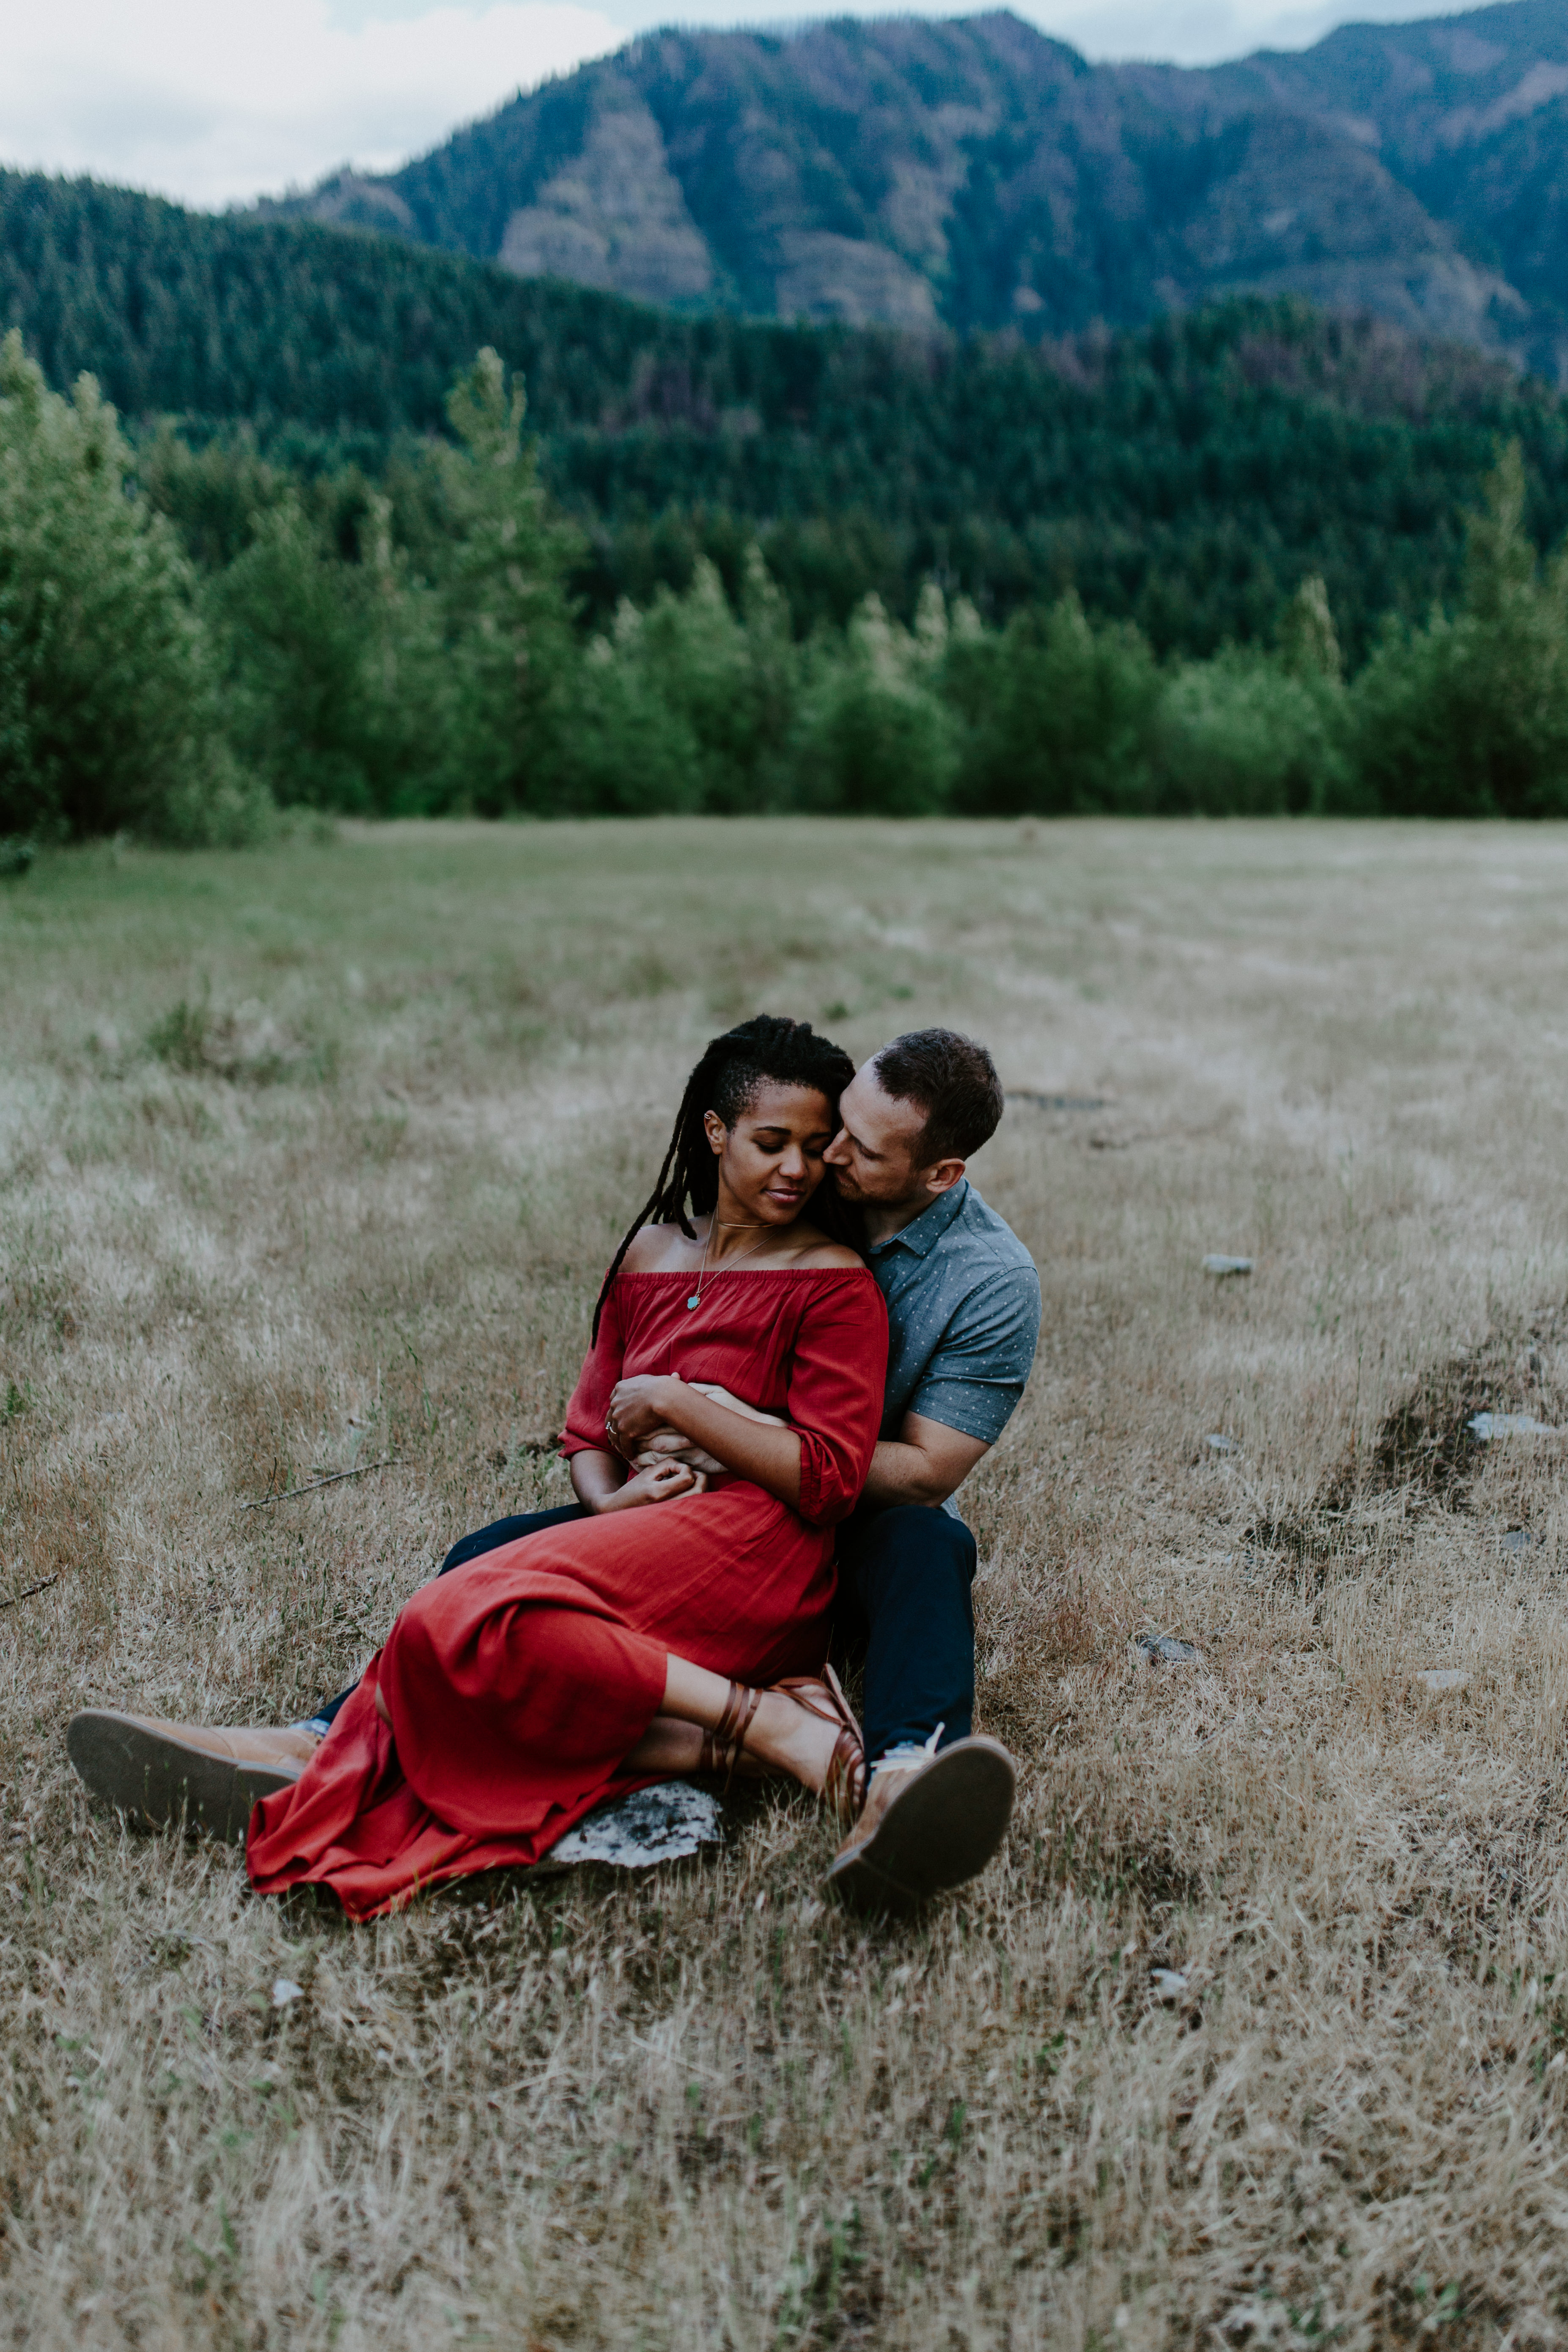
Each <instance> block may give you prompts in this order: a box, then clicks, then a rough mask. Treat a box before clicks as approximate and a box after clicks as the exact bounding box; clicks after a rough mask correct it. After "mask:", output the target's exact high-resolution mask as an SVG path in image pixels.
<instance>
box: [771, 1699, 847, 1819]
mask: <svg viewBox="0 0 1568 2352" xmlns="http://www.w3.org/2000/svg"><path fill="white" fill-rule="evenodd" d="M822 1672H823V1676H824V1679H822V1680H820V1681H819V1680H818V1679H817V1678H816V1675H791V1676H790V1678H789V1680H788V1681H787V1682H782V1683H775V1684H774V1685H773V1688H774V1689H775V1690H776V1691H778V1692H780V1693H781V1694H783V1695H784V1696H787V1697H789V1698H793V1699H794V1701H795V1705H796V1706H803V1707H805V1711H806V1713H807V1715H815V1716H817V1717H820V1719H821V1720H822V1721H823V1722H824V1723H836V1724H837V1726H838V1737H837V1739H836V1740H835V1741H834V1743H833V1753H832V1755H831V1756H830V1757H829V1759H828V1762H827V1773H826V1779H825V1780H824V1781H823V1783H822V1801H823V1803H824V1804H825V1805H826V1807H827V1810H828V1811H829V1812H830V1813H833V1814H836V1815H837V1819H838V1820H839V1821H840V1822H843V1824H844V1826H845V1827H846V1829H847V1828H848V1827H849V1826H850V1824H851V1823H852V1822H856V1821H858V1819H859V1815H860V1808H861V1807H862V1805H864V1803H865V1801H866V1742H865V1740H864V1738H862V1736H861V1731H860V1727H859V1725H858V1723H857V1722H856V1720H855V1717H854V1714H853V1713H852V1711H851V1709H850V1706H849V1702H848V1700H847V1698H846V1697H845V1696H844V1688H843V1685H842V1684H841V1683H840V1682H839V1679H838V1677H837V1675H836V1674H835V1673H834V1671H833V1669H832V1667H831V1666H825V1667H824V1668H823V1670H822Z"/></svg>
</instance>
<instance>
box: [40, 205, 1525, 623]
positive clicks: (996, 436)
mask: <svg viewBox="0 0 1568 2352" xmlns="http://www.w3.org/2000/svg"><path fill="white" fill-rule="evenodd" d="M0 323H4V324H5V325H16V326H18V327H20V328H21V329H22V331H23V333H24V336H25V338H26V344H27V348H28V350H29V351H30V352H33V353H34V355H35V356H36V357H37V359H38V361H39V362H40V363H41V365H42V367H43V370H44V373H45V376H46V377H47V381H48V382H49V383H50V384H51V385H53V386H54V387H56V388H57V389H58V390H64V389H65V388H66V387H68V385H69V384H70V383H73V382H74V381H75V379H76V377H77V375H78V373H80V372H81V371H83V370H86V371H88V372H89V373H92V374H94V375H95V376H96V377H97V378H98V380H99V382H100V385H101V386H102V389H103V393H104V395H105V397H106V398H107V399H109V400H110V401H111V402H112V403H113V404H115V405H116V407H117V408H118V409H119V410H120V412H121V416H122V417H123V418H124V419H125V420H126V429H127V431H128V432H129V433H130V435H131V436H132V439H133V440H134V441H135V443H136V445H137V446H138V447H139V448H142V449H145V448H146V446H147V445H148V442H149V440H150V438H152V437H154V436H156V434H157V432H158V429H159V423H158V421H159V420H160V419H162V418H164V417H173V418H174V419H176V420H177V421H178V426H179V432H180V435H181V437H182V439H183V441H184V443H185V444H187V445H188V446H192V447H195V448H199V449H205V448H207V447H209V446H210V447H216V450H217V451H218V452H219V453H220V455H221V453H224V452H227V453H228V457H229V459H230V460H231V461H232V467H233V470H234V471H235V473H236V476H237V478H243V476H244V474H245V471H246V467H247V466H248V465H249V464H250V463H251V462H252V461H253V460H265V461H267V462H268V464H270V465H271V466H272V467H275V468H277V469H278V470H279V471H281V472H283V473H286V474H290V475H294V476H298V477H299V478H300V479H301V481H314V480H317V479H323V480H331V481H337V482H339V483H343V484H347V485H348V488H346V489H345V490H343V491H342V497H344V498H346V499H349V500H350V502H351V503H352V499H353V497H355V496H359V495H362V492H361V491H357V490H355V489H354V488H353V484H354V482H355V481H358V482H359V483H361V484H362V485H363V483H371V484H374V486H376V488H377V489H378V491H379V493H380V494H382V495H384V496H386V497H388V498H389V499H391V501H392V503H393V506H394V509H395V514H396V517H397V529H398V530H399V532H400V533H401V532H404V531H405V530H406V531H408V532H414V531H415V530H416V517H415V514H414V509H416V508H417V507H418V506H419V505H420V503H421V500H422V499H423V496H424V494H423V492H422V491H420V490H418V489H417V488H415V489H412V490H411V489H410V485H416V484H417V483H418V482H420V481H422V480H423V479H424V478H425V476H426V456H425V452H424V447H423V444H424V442H425V440H426V438H427V437H429V436H432V435H434V436H440V437H446V436H447V425H446V418H445V409H444V403H445V397H446V393H447V386H448V385H449V383H451V380H452V378H453V376H454V374H455V373H457V371H458V369H459V368H460V367H461V366H463V365H465V364H466V363H467V362H468V359H469V358H470V357H471V355H472V353H473V352H475V351H476V350H477V349H479V347H481V346H482V345H489V346H490V347H492V348H494V349H495V350H496V351H498V352H500V357H501V359H502V361H503V362H504V363H505V364H506V366H507V367H508V368H509V369H511V370H514V371H516V372H519V373H521V374H522V375H523V376H524V377H525V379H526V381H527V383H528V386H529V400H530V425H531V430H532V431H533V433H535V434H536V435H537V436H538V441H539V468H540V479H541V481H542V485H543V487H544V488H546V489H547V490H548V492H549V494H550V496H551V498H552V500H553V501H554V503H555V505H556V506H557V507H558V509H560V510H561V512H562V513H563V515H565V516H566V517H568V518H569V519H570V520H571V521H572V522H573V523H574V526H575V528H576V530H577V533H578V543H577V550H576V553H575V555H574V562H573V566H572V569H571V572H570V575H569V587H570V591H571V593H572V595H573V596H574V598H575V599H576V601H577V604H578V608H579V610H580V611H581V612H582V614H584V617H585V619H586V620H587V622H588V623H589V624H590V625H597V626H600V627H604V626H607V625H609V624H610V622H611V619H612V617H613V615H614V614H615V612H616V607H617V605H618V604H619V603H620V601H621V599H622V598H623V597H625V596H630V597H631V598H632V600H633V601H634V602H635V603H636V604H638V605H639V606H642V605H647V604H649V603H650V601H651V600H652V598H653V597H654V595H655V593H656V592H657V591H658V589H659V588H660V587H668V588H672V589H674V590H677V591H679V592H680V593H687V592H688V591H689V589H690V588H691V586H692V584H693V583H694V582H695V581H696V579H697V578H698V574H699V565H700V563H701V562H703V560H704V559H705V560H706V561H707V562H710V563H711V564H713V565H714V566H715V567H716V568H717V570H718V572H719V573H720V575H721V578H722V580H723V582H724V584H725V588H726V590H727V592H728V593H729V596H730V598H731V603H734V604H738V603H739V601H740V600H741V598H742V586H743V579H744V574H745V570H746V566H747V563H748V562H749V560H750V550H751V549H752V547H757V548H760V550H761V551H762V554H763V560H764V562H765V563H766V565H767V568H768V572H769V574H770V576H771V577H772V579H773V581H774V582H775V583H776V584H777V585H778V587H779V589H780V591H781V592H782V593H783V595H784V599H785V602H786V604H787V605H788V608H789V614H790V621H791V625H792V628H793V630H794V634H795V637H796V639H797V640H806V639H809V637H810V636H811V635H812V633H813V631H814V630H815V629H816V628H817V627H818V626H819V625H822V624H825V623H826V624H831V625H833V626H835V627H838V628H842V627H844V626H845V625H847V622H848V620H849V617H850V615H851V614H852V613H853V612H854V611H855V610H856V608H857V607H858V605H859V604H861V602H862V601H863V599H864V598H865V597H866V596H867V595H868V594H873V593H874V594H876V595H878V596H879V597H880V599H881V601H882V603H883V604H884V606H885V607H886V609H887V610H888V612H889V614H892V615H893V616H894V617H896V618H897V619H898V620H899V621H900V623H901V624H902V625H905V626H910V625H912V624H913V620H914V615H915V610H916V606H917V604H918V601H919V599H920V596H921V592H922V589H923V587H924V585H925V583H927V582H928V581H931V580H934V581H936V582H937V583H939V585H940V586H941V588H942V592H943V593H944V595H945V596H947V597H948V598H949V599H954V598H967V599H968V600H969V601H970V602H971V603H972V604H973V605H974V607H975V609H976V611H977V612H979V613H980V614H981V615H982V617H983V619H984V621H985V622H986V624H987V625H992V626H996V627H1000V626H1002V625H1005V623H1006V622H1007V621H1008V620H1009V619H1010V617H1011V615H1012V614H1015V613H1016V612H1020V611H1025V610H1032V609H1034V608H1037V607H1038V606H1040V605H1041V604H1051V603H1053V602H1054V601H1056V600H1057V599H1058V598H1059V597H1060V596H1062V595H1063V594H1065V593H1068V591H1069V590H1071V591H1075V592H1076V593H1077V595H1078V597H1079V601H1080V603H1081V604H1082V605H1083V608H1084V611H1085V612H1086V614H1089V616H1090V617H1091V618H1092V619H1094V620H1095V621H1097V622H1098V621H1101V620H1105V621H1130V622H1132V623H1134V624H1136V625H1137V626H1138V628H1139V629H1140V631H1141V632H1142V635H1144V637H1145V638H1146V639H1147V640H1148V642H1149V644H1150V646H1152V649H1153V650H1154V652H1155V653H1157V654H1158V655H1159V656H1161V657H1162V658H1164V657H1168V656H1206V655H1209V654H1213V653H1215V652H1217V651H1218V650H1219V649H1220V648H1221V647H1222V646H1226V645H1227V644H1231V645H1237V646H1268V645H1269V644H1270V643H1271V642H1272V640H1273V637H1274V634H1275V632H1276V630H1277V627H1278V624H1279V614H1280V611H1281V609H1282V607H1283V606H1284V604H1286V603H1287V602H1288V601H1289V598H1290V596H1291V595H1293V594H1294V593H1295V592H1296V590H1297V589H1298V588H1299V587H1300V583H1302V582H1303V581H1304V580H1306V579H1308V578H1310V577H1313V576H1316V577H1318V578H1321V580H1322V581H1323V583H1324V584H1325V587H1326V589H1327V592H1328V595H1329V598H1330V602H1331V605H1332V608H1333V612H1334V615H1335V621H1336V626H1337V628H1338V632H1339V635H1340V639H1341V643H1342V646H1343V649H1344V654H1345V657H1346V659H1347V661H1348V662H1349V663H1350V664H1351V665H1352V667H1360V665H1361V664H1362V663H1363V661H1364V660H1365V659H1366V658H1367V656H1369V654H1370V653H1371V651H1372V649H1373V646H1374V645H1375V643H1376V642H1377V638H1378V633H1379V630H1380V628H1381V627H1382V625H1383V622H1384V617H1385V616H1386V615H1388V614H1395V615H1398V616H1400V617H1402V618H1403V619H1405V620H1406V621H1409V622H1411V623H1420V622H1421V621H1422V620H1423V619H1424V617H1425V615H1426V613H1427V612H1428V611H1429V610H1430V609H1431V607H1432V606H1433V604H1435V603H1440V604H1451V603H1452V601H1453V600H1454V599H1455V598H1456V597H1457V596H1458V594H1459V593H1460V591H1461V584H1462V568H1463V549H1464V520H1463V519H1464V515H1465V513H1466V511H1467V509H1468V508H1469V507H1471V506H1473V504H1474V503H1475V501H1476V499H1477V498H1478V496H1479V486H1480V483H1481V480H1482V478H1483V477H1484V476H1485V475H1486V473H1487V471H1488V470H1489V467H1490V466H1491V465H1492V464H1493V462H1494V459H1495V451H1496V448H1497V446H1498V445H1499V444H1500V442H1504V441H1509V440H1515V441H1517V442H1518V443H1519V445H1520V448H1521V457H1522V459H1523V464H1524V473H1525V482H1526V504H1525V514H1526V522H1527V527H1528V529H1529V531H1530V533H1531V538H1532V539H1533V541H1534V542H1535V544H1536V545H1537V546H1538V547H1544V546H1546V545H1549V544H1552V543H1555V541H1557V540H1558V539H1559V538H1560V537H1561V536H1562V534H1563V531H1564V530H1568V420H1565V415H1564V410H1563V404H1562V402H1561V401H1560V400H1559V399H1558V397H1557V396H1556V395H1555V394H1553V393H1552V392H1551V391H1549V390H1548V389H1547V388H1546V387H1545V386H1543V385H1542V384H1538V383H1529V382H1525V383H1521V382H1520V381H1518V380H1517V379H1516V378H1515V377H1514V376H1513V375H1512V374H1511V373H1510V371H1509V370H1508V369H1507V368H1506V367H1504V366H1502V365H1500V364H1499V363H1496V362H1491V361H1489V360H1487V359H1485V358H1484V357H1482V356H1481V355H1480V354H1479V353H1475V352H1463V351H1458V350H1454V349H1445V348H1434V349H1427V348H1424V347H1422V346H1420V345H1418V344H1416V343H1415V342H1414V341H1411V340H1410V339H1409V338H1407V337H1405V336H1402V335H1400V334H1399V333H1398V332H1397V331H1394V329H1392V328H1388V327H1384V326H1380V325H1378V324H1376V323H1374V322H1372V321H1367V320H1363V321H1360V322H1349V321H1344V320H1330V319H1324V318H1322V317H1320V316H1318V315H1316V314H1314V313H1312V312H1311V311H1310V310H1306V309H1305V308H1304V307H1302V306H1301V305H1300V304H1296V303H1292V302H1289V301H1258V300H1243V301H1236V302H1231V303H1226V304H1224V305H1222V306H1220V307H1219V308H1217V309H1215V310H1210V311H1205V312H1202V313H1198V314H1196V315H1194V316H1191V317H1187V318H1180V319H1170V320H1163V321H1162V322H1161V323H1159V324H1158V325H1156V326H1153V327H1150V328H1145V329H1142V330H1139V331H1136V332H1132V333H1127V334H1121V335H1114V336H1112V335H1099V336H1096V335H1086V336H1083V337H1080V338H1078V339H1075V340H1074V341H1070V342H1068V343H1064V344H1059V345H1052V346H1048V347H1042V348H1038V349H1031V350H1026V349H1024V348H1022V347H1020V346H1018V345H1016V343H1010V342H1009V341H1007V339H1005V338H988V337H984V336H976V337H972V338H969V339H967V340H960V339H956V338H952V337H946V336H936V337H930V338H922V337H912V336H900V335H899V334H895V333H893V332H891V331H883V330H868V331H854V330H849V329H811V328H802V329H796V328H792V327H786V326H781V325H777V324H769V323H760V322H756V321H751V320H741V319H732V318H706V319H681V318H674V317H670V316H668V315H666V314H663V313H660V312H658V311H656V310H648V309H645V308H642V307H639V306H638V305H637V304H635V303H631V302H626V301H623V300H621V299H618V298H616V297H615V296H612V295H607V294H598V293H594V292H591V291H589V290H587V289H583V288H579V287H573V286H567V285H563V284H558V283H553V282H551V281H547V280H540V279H533V280H524V279H520V278H514V277H511V276H510V275H509V274H508V273H507V272H506V271H504V270H501V269H500V268H492V267H489V266H488V265H485V264H481V263H479V262H474V261H470V260H468V259H466V258H464V257H461V256H458V255H450V254H444V253H439V252H435V251H432V250H430V249H428V248H426V247H420V246H417V245H415V244H412V243H409V242H407V241H405V240H400V239H396V238H391V237H385V236H372V235H368V234H363V233H361V232H357V231H353V230H344V229H335V228H328V227H322V226H317V225H315V224H311V223H305V222H293V221H270V222H268V221H257V220H253V219H242V218H237V217H235V216H232V215H226V216H220V217H213V216H209V215H200V214H192V213H185V212H183V211H182V210H180V208H179V207H178V206H175V205H168V204H163V203H160V202H159V201H157V200H156V199H154V198H152V197H145V196H141V195H136V194H131V193H129V192H127V191H124V190H117V189H111V188H104V187H100V186H97V185H95V184H92V183H88V182H77V183H68V182H62V181H57V180H50V179H47V178H44V177H42V176H40V175H37V174H24V173H0ZM408 543H409V544H410V547H411V551H413V552H414V553H415V554H416V555H418V550H417V549H416V548H415V547H414V546H413V541H409V542H408ZM421 560H422V559H421Z"/></svg>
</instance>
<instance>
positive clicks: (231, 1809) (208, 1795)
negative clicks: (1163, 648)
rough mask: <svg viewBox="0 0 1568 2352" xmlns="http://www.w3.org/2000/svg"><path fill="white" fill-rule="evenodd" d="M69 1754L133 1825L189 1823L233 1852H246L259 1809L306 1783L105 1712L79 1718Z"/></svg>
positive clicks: (70, 1737) (100, 1794)
mask: <svg viewBox="0 0 1568 2352" xmlns="http://www.w3.org/2000/svg"><path fill="white" fill-rule="evenodd" d="M66 1753H67V1755H68V1757H69V1758H70V1760H71V1762H72V1764H73V1765H74V1766H75V1767H76V1769H77V1772H78V1774H79V1777H80V1778H81V1779H82V1780H85V1781H86V1783H87V1785H88V1787H89V1789H90V1790H92V1793H93V1795H94V1796H95V1797H102V1798H103V1799H104V1801H106V1803H108V1804H110V1805H113V1806H115V1807H116V1808H117V1809H118V1810H119V1811H121V1812H122V1813H127V1814H129V1815H130V1816H131V1818H132V1820H133V1821H137V1822H142V1823H143V1824H144V1825H145V1826H147V1827H148V1828H152V1829H161V1828H163V1825H164V1824H165V1823H166V1822H177V1821H179V1820H180V1819H181V1817H182V1816H184V1821H185V1822H186V1824H187V1826H188V1827H190V1828H191V1829H199V1830H205V1832H207V1834H208V1836H209V1837H216V1838H221V1839H222V1840H223V1842H224V1843H225V1844H226V1845H243V1844H244V1843H245V1833H246V1830H247V1826H248V1824H249V1821H250V1815H251V1811H252V1809H253V1808H254V1807H255V1806H256V1805H257V1804H258V1802H259V1801H260V1800H261V1799H262V1798H263V1797H270V1796H272V1795H274V1794H275V1793H276V1791H277V1790H279V1789H291V1788H292V1787H293V1785H294V1782H295V1781H296V1780H298V1778H299V1774H298V1773H297V1772H289V1771H285V1770H282V1769H278V1768H276V1767H274V1766H272V1765H268V1764H237V1763H235V1762H234V1761H232V1759H229V1758H228V1757H226V1756H208V1755H207V1754H205V1752H204V1751H203V1750H202V1749H200V1748H187V1747H185V1746H184V1745H183V1743H182V1742H181V1741H180V1740H178V1739H174V1738H170V1736H169V1735H168V1733H167V1732H163V1731H159V1730H156V1729H154V1728H153V1726H152V1725H151V1724H147V1723H143V1722H142V1721H141V1720H140V1719H139V1718H138V1717H136V1716H133V1715H111V1714H110V1712H109V1711H108V1710H107V1709H106V1708H98V1707H91V1708H89V1709H88V1710H87V1711H86V1712H85V1713H84V1714H81V1715H77V1716H73V1717H71V1721H70V1727H69V1728H68V1731H67V1733H66Z"/></svg>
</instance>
